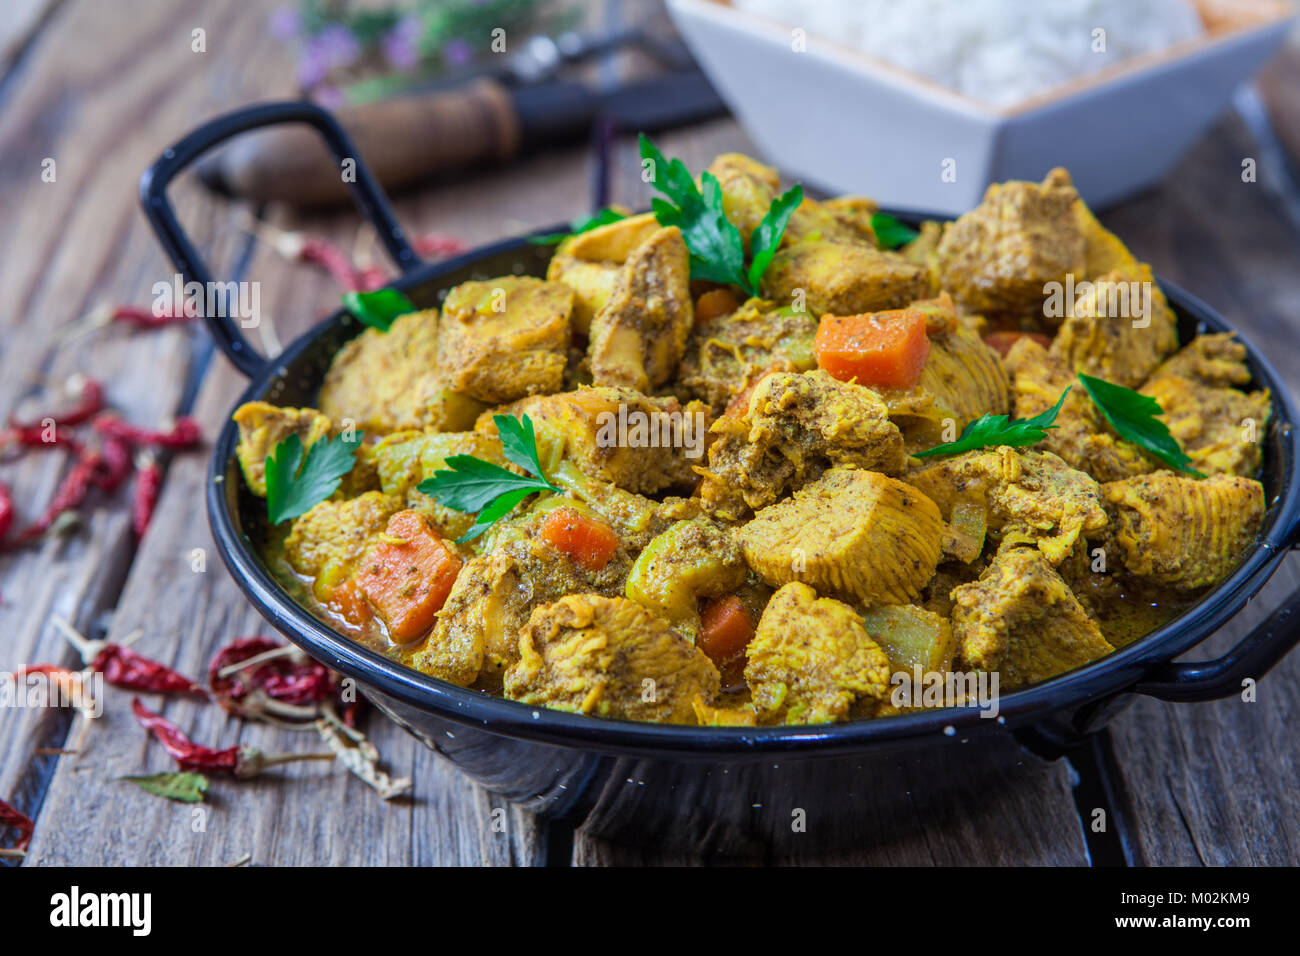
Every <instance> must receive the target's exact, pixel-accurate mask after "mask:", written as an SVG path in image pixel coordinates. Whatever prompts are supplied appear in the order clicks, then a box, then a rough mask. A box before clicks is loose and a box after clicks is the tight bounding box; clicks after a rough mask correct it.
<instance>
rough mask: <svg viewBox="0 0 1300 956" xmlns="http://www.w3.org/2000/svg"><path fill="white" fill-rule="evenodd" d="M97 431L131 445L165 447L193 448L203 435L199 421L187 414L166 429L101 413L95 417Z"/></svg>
mask: <svg viewBox="0 0 1300 956" xmlns="http://www.w3.org/2000/svg"><path fill="white" fill-rule="evenodd" d="M95 431H97V432H99V433H100V434H101V435H104V436H106V437H113V438H117V439H120V440H121V441H124V442H126V443H128V444H131V445H155V446H160V447H164V448H192V447H193V446H195V445H197V444H198V443H199V441H200V439H202V437H203V432H202V430H201V429H200V428H199V423H198V422H196V421H195V420H194V419H193V418H190V417H188V416H185V415H182V416H181V417H180V418H178V419H176V424H175V425H173V426H172V427H171V428H170V429H168V430H166V431H155V430H152V429H148V428H140V427H139V426H137V425H132V424H130V423H129V422H125V421H123V420H122V419H121V418H118V417H117V416H116V415H101V416H100V417H99V418H96V419H95Z"/></svg>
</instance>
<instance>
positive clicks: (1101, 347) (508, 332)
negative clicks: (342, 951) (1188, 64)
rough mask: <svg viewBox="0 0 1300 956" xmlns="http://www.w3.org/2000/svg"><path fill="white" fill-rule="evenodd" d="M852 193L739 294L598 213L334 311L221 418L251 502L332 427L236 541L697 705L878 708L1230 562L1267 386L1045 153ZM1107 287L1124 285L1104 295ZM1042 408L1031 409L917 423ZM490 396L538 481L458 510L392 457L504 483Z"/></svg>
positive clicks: (1097, 652)
mask: <svg viewBox="0 0 1300 956" xmlns="http://www.w3.org/2000/svg"><path fill="white" fill-rule="evenodd" d="M709 171H710V172H711V173H712V174H713V176H714V177H716V181H717V183H719V184H720V186H721V190H722V203H723V206H724V208H725V214H726V218H727V219H729V220H730V221H731V222H732V223H734V224H735V225H736V226H737V227H738V229H739V232H740V234H741V235H742V236H744V237H750V236H752V235H757V233H756V232H755V229H756V227H758V226H759V225H760V222H761V221H762V220H763V217H764V214H765V212H766V211H767V210H768V209H769V207H770V205H771V204H772V202H773V199H774V198H775V197H776V196H777V194H778V192H779V179H778V177H777V174H776V172H775V170H772V169H770V168H767V167H765V166H762V165H760V164H759V163H757V162H755V161H754V160H752V159H749V158H747V157H744V156H740V155H735V154H731V155H724V156H721V157H719V158H717V159H716V160H715V161H714V163H713V164H712V166H711V167H710V169H709ZM796 201H797V200H796ZM878 223H879V219H878V218H877V210H876V207H875V205H874V204H873V203H871V202H870V201H868V200H863V199H857V198H839V199H832V200H827V201H823V202H817V201H814V200H812V199H803V200H802V201H801V202H798V205H797V208H795V209H794V210H793V213H792V214H791V215H790V217H789V221H788V225H787V226H786V229H785V233H784V236H783V238H781V239H780V247H779V249H777V250H776V252H775V256H774V257H773V258H772V260H771V263H770V265H769V266H768V267H767V269H766V271H765V272H763V273H761V287H760V288H759V289H758V291H759V292H760V295H759V296H747V295H746V294H745V293H744V292H743V291H742V290H741V288H740V287H739V286H735V285H733V286H728V285H725V284H723V283H718V282H710V281H701V280H699V279H695V280H693V279H692V277H691V275H692V267H693V262H694V260H693V255H692V252H691V251H689V250H688V248H687V244H686V242H685V241H684V239H683V233H682V231H681V230H679V228H677V227H676V226H667V227H665V226H662V225H660V222H659V221H658V220H657V219H656V218H655V214H645V215H637V216H632V215H625V216H624V217H623V218H620V219H618V220H617V221H613V222H610V223H608V224H605V225H601V226H599V227H597V228H592V229H588V230H586V231H582V232H578V233H575V234H572V235H570V236H568V237H567V238H565V239H564V240H563V241H561V242H560V243H559V245H558V246H557V248H556V250H555V254H554V256H553V258H552V260H551V263H550V267H549V270H548V274H547V276H546V278H545V279H541V278H533V277H527V276H508V277H502V278H499V279H491V280H486V281H478V282H468V283H465V284H463V285H460V286H457V287H456V288H454V289H452V290H450V291H449V292H448V293H447V295H446V298H445V301H443V303H442V305H441V308H439V309H429V310H424V311H413V312H409V313H407V314H403V315H400V316H399V317H398V318H397V319H396V320H395V321H393V322H392V324H391V327H389V328H388V329H387V331H382V330H381V329H379V328H368V329H366V330H365V331H364V332H363V333H362V334H361V335H359V336H358V337H357V338H355V339H354V340H352V341H351V342H350V343H349V344H348V345H346V346H345V347H344V348H343V349H342V350H341V351H340V352H339V353H338V355H337V356H336V358H335V359H334V362H333V365H332V367H331V368H330V370H329V372H328V375H327V376H326V378H325V381H324V384H323V386H322V388H321V390H320V395H319V399H318V401H317V403H316V404H317V407H316V408H314V409H313V408H280V407H275V406H272V405H269V404H266V403H260V402H258V403H252V404H248V405H244V406H243V407H241V408H240V409H239V410H238V411H237V412H236V414H235V420H236V421H237V423H238V426H239V430H240V443H239V447H238V457H239V462H240V465H241V467H242V469H243V472H244V475H245V479H246V481H247V484H248V487H249V489H251V491H252V492H253V493H254V494H257V495H262V496H265V495H266V494H267V481H268V474H267V472H268V470H269V467H270V466H269V463H268V460H267V459H268V455H269V454H271V452H272V451H273V449H276V448H277V447H278V446H279V445H280V443H281V442H283V441H285V440H286V439H287V438H288V437H289V436H292V435H296V436H298V439H299V440H300V441H301V446H302V448H306V449H311V448H312V446H313V445H315V444H316V443H317V442H322V441H324V440H326V439H329V438H331V437H332V436H337V435H340V434H341V433H342V432H344V431H345V430H349V429H354V430H356V431H357V432H359V433H363V434H364V437H363V438H362V439H361V440H360V443H359V445H358V447H357V450H356V452H355V458H354V461H353V464H352V466H351V470H350V471H348V472H347V473H346V474H345V475H343V477H342V481H341V485H339V487H338V490H337V491H336V492H335V493H333V494H332V495H331V496H330V497H328V498H327V499H326V500H323V501H320V502H319V503H317V504H315V505H314V506H313V507H311V508H310V510H306V511H305V513H303V514H301V515H300V516H298V517H296V518H293V519H292V520H291V521H285V522H283V523H282V524H281V525H280V526H279V527H278V528H275V529H273V532H272V534H271V535H270V543H269V544H268V546H267V547H268V553H267V560H268V561H269V562H270V564H271V566H272V568H273V570H275V571H276V573H277V574H278V575H279V577H280V578H281V579H282V580H283V581H284V582H285V583H286V586H288V587H290V588H291V590H292V591H293V593H294V594H295V595H296V596H297V597H298V599H299V600H301V601H302V602H303V603H304V604H306V605H307V606H309V607H310V608H311V609H312V611H313V612H314V613H316V614H317V615H318V616H321V617H323V618H326V619H327V620H329V621H330V622H331V624H332V625H333V626H334V627H336V628H337V629H339V630H340V631H342V632H343V633H346V634H348V635H350V636H351V637H352V638H353V639H355V640H357V641H359V642H363V643H364V644H366V645H367V646H369V647H372V648H374V649H377V650H379V651H381V652H382V653H385V654H387V655H389V656H391V657H392V658H394V659H396V660H398V661H400V662H402V663H403V664H405V665H407V666H409V667H412V668H415V669H416V670H418V671H420V672H422V673H424V674H427V675H430V676H433V677H435V678H439V679H442V680H445V681H449V682H451V683H454V684H457V685H460V686H462V687H467V688H474V689H476V690H478V691H481V692H483V693H488V694H495V695H500V696H504V697H507V698H509V699H511V700H515V701H520V702H523V703H525V704H528V705H531V706H544V707H551V708H557V709H560V710H566V711H572V712H577V713H582V714H588V715H591V716H595V717H606V718H622V719H628V720H639V721H656V722H667V723H678V724H697V723H698V724H705V725H775V724H810V723H824V722H830V721H844V720H854V719H867V718H881V717H888V716H890V715H894V714H898V713H900V712H902V711H905V710H906V709H907V708H906V706H900V705H899V704H898V703H897V701H896V700H895V699H894V698H893V696H892V695H891V678H892V677H893V676H894V675H897V674H899V673H907V674H909V675H911V674H913V673H915V672H916V670H917V669H918V668H919V669H920V670H922V671H924V672H926V673H937V674H947V673H963V674H965V673H972V672H976V673H977V672H990V673H991V672H996V673H997V674H998V676H999V680H1000V687H1001V689H1002V690H1004V691H1005V690H1013V689H1015V688H1019V687H1023V686H1026V685H1028V684H1032V683H1034V682H1037V681H1042V680H1045V679H1047V678H1051V677H1053V676H1055V675H1058V674H1061V673H1063V672H1065V671H1068V670H1070V669H1072V668H1076V667H1079V666H1081V665H1083V664H1086V663H1088V662H1090V661H1094V660H1096V659H1098V658H1100V657H1102V656H1104V655H1106V654H1109V653H1111V652H1112V651H1114V650H1115V649H1116V648H1119V647H1123V646H1125V645H1127V644H1129V643H1131V642H1133V641H1134V640H1136V639H1138V638H1139V637H1141V636H1142V635H1143V634H1146V633H1148V632H1150V631H1151V630H1153V629H1154V628H1156V627H1158V626H1159V625H1161V624H1162V623H1164V622H1166V621H1167V620H1169V619H1171V618H1172V617H1174V616H1175V615H1177V614H1178V613H1179V611H1180V610H1181V609H1182V608H1184V607H1186V606H1187V605H1189V604H1190V603H1192V602H1194V601H1195V600H1196V599H1197V598H1198V597H1199V596H1200V595H1202V594H1203V593H1204V592H1205V591H1206V590H1207V589H1209V588H1212V587H1213V586H1215V585H1216V584H1217V583H1218V582H1220V581H1221V580H1222V579H1223V578H1224V577H1225V576H1226V575H1227V574H1228V573H1229V572H1231V571H1232V569H1233V568H1234V566H1235V565H1236V564H1237V562H1238V561H1239V560H1240V558H1241V557H1242V556H1243V555H1244V554H1245V553H1246V551H1247V550H1248V549H1249V548H1250V546H1251V545H1252V543H1253V542H1254V541H1255V538H1256V535H1257V533H1258V531H1259V528H1260V526H1261V523H1262V520H1263V515H1264V510H1265V502H1264V493H1263V488H1262V486H1261V484H1260V482H1259V481H1258V480H1257V477H1258V474H1259V472H1260V469H1261V446H1260V440H1261V438H1262V436H1263V434H1264V433H1265V428H1266V426H1267V423H1268V418H1269V412H1270V397H1269V395H1268V393H1267V392H1265V391H1251V390H1250V389H1249V384H1250V381H1251V375H1250V372H1249V371H1248V369H1247V366H1246V362H1245V349H1244V347H1243V346H1242V345H1241V344H1240V343H1238V342H1237V341H1236V340H1235V339H1234V338H1233V337H1232V336H1231V335H1219V334H1205V335H1201V336H1199V337H1197V338H1194V339H1192V340H1191V341H1189V342H1186V343H1183V344H1181V347H1180V343H1179V341H1178V335H1177V331H1176V327H1175V316H1174V314H1173V312H1172V310H1171V309H1170V307H1169V306H1168V304H1167V303H1166V301H1165V298H1164V296H1163V295H1162V294H1161V292H1160V290H1159V288H1158V287H1157V286H1156V285H1155V283H1154V281H1153V279H1152V273H1151V270H1150V268H1149V267H1148V266H1147V265H1146V264H1144V263H1141V262H1139V261H1137V260H1136V259H1135V258H1134V257H1133V256H1132V255H1131V254H1130V252H1129V251H1128V249H1127V248H1126V247H1125V246H1124V244H1123V243H1122V242H1121V241H1120V240H1119V239H1118V238H1117V237H1116V236H1114V235H1113V234H1111V233H1110V232H1108V231H1107V230H1105V229H1104V228H1103V227H1102V226H1101V225H1100V224H1099V223H1098V221H1097V220H1096V219H1095V218H1094V217H1093V215H1092V214H1091V212H1090V211H1089V210H1088V209H1087V207H1086V206H1085V205H1084V204H1083V203H1082V201H1081V200H1080V199H1079V198H1078V196H1077V194H1076V192H1075V190H1074V187H1073V185H1072V184H1071V181H1070V178H1069V176H1068V174H1067V173H1066V172H1065V171H1064V170H1055V171H1053V172H1052V173H1051V174H1050V175H1049V176H1048V177H1047V178H1046V179H1045V180H1044V181H1043V182H1042V183H1028V182H1008V183H1004V184H1000V185H994V186H991V187H990V188H989V190H988V192H987V194H986V196H985V198H984V200H983V202H982V203H981V205H980V206H979V207H977V208H976V209H974V210H973V211H971V212H970V213H968V214H966V215H965V216H962V217H961V218H960V219H958V220H956V221H955V222H952V223H946V224H944V223H937V222H928V223H925V224H924V225H923V227H922V229H921V230H920V232H919V235H916V236H915V237H914V238H912V239H911V241H909V242H906V243H905V244H902V245H901V246H900V247H899V248H886V247H885V246H886V245H888V243H884V242H882V241H880V240H879V239H878V236H877V231H876V227H875V226H876V224H878ZM755 241H757V240H755ZM746 242H747V248H748V242H749V240H746ZM1062 288H1063V289H1064V290H1065V300H1064V305H1065V307H1064V308H1060V307H1059V305H1060V301H1059V300H1060V294H1059V292H1060V289H1062ZM1116 291H1120V292H1124V293H1126V294H1127V293H1130V292H1131V293H1132V301H1131V302H1130V305H1132V303H1136V302H1138V301H1139V300H1141V301H1142V302H1143V305H1142V308H1141V309H1136V310H1135V309H1133V308H1129V309H1127V310H1124V311H1123V314H1121V315H1116V314H1115V310H1114V309H1113V308H1112V307H1113V305H1114V302H1115V300H1116V296H1115V295H1114V293H1115V292H1116ZM1071 292H1074V293H1076V294H1074V295H1071V294H1070V293H1071ZM1054 295H1055V296H1057V302H1056V306H1055V307H1054V306H1053V302H1052V297H1053V296H1054ZM1143 296H1146V298H1145V299H1143ZM1080 373H1082V377H1081V376H1080ZM1089 376H1092V377H1095V379H1101V380H1104V381H1103V382H1102V384H1103V385H1104V384H1106V383H1110V385H1111V386H1114V387H1115V389H1114V390H1115V391H1117V392H1121V393H1123V394H1126V395H1128V394H1136V395H1137V396H1145V397H1146V398H1147V399H1154V400H1155V401H1156V402H1158V403H1159V408H1158V409H1157V411H1158V412H1159V415H1158V420H1159V421H1160V422H1162V423H1163V424H1164V426H1167V428H1168V432H1169V434H1170V435H1171V436H1172V440H1174V441H1176V443H1177V446H1178V448H1179V449H1181V452H1182V454H1183V455H1184V456H1185V459H1182V460H1185V461H1186V464H1185V465H1184V466H1181V467H1171V466H1170V465H1169V463H1168V461H1167V460H1162V459H1161V458H1160V457H1159V456H1158V455H1153V454H1151V453H1150V451H1149V449H1148V448H1145V447H1143V446H1142V444H1141V443H1140V442H1137V441H1133V440H1130V439H1129V438H1126V437H1124V434H1122V431H1123V430H1122V429H1121V428H1120V427H1119V425H1118V424H1117V423H1116V422H1115V421H1114V420H1113V417H1112V415H1111V414H1110V413H1108V412H1107V410H1106V408H1105V406H1104V403H1103V402H1102V401H1101V398H1098V399H1097V400H1093V399H1092V397H1091V396H1090V390H1089V389H1085V388H1084V387H1082V386H1081V385H1080V382H1081V381H1086V380H1088V377H1089ZM1108 387H1109V386H1108ZM1094 391H1095V390H1094ZM1137 400H1138V401H1143V400H1144V399H1141V398H1139V399H1137ZM1152 407H1153V406H1152ZM1053 413H1054V418H1051V424H1050V425H1044V427H1043V437H1042V438H1041V440H1036V441H1032V442H1028V441H1025V442H1013V443H1009V444H1003V443H998V442H996V441H992V442H988V443H985V444H983V445H979V446H977V447H971V448H970V449H969V450H965V451H957V452H954V453H947V452H945V450H944V449H943V448H942V447H939V446H944V445H945V444H948V443H953V442H956V441H958V438H959V436H965V434H966V430H967V428H968V426H971V425H972V423H975V422H980V423H981V427H983V424H984V421H981V420H985V421H987V420H988V419H989V418H990V417H992V416H1007V417H1008V418H1007V419H1005V420H1004V421H1006V422H1008V423H1009V424H1015V423H1016V422H1018V421H1019V422H1023V421H1025V420H1027V419H1031V418H1034V417H1035V416H1039V417H1040V419H1039V420H1040V421H1047V419H1043V418H1042V416H1044V415H1047V416H1049V417H1050V416H1051V415H1052V414H1053ZM500 416H509V417H511V418H512V419H514V420H516V421H517V422H520V423H526V424H527V425H528V426H529V427H531V429H532V430H533V435H534V441H535V448H536V453H537V461H538V464H539V465H540V474H542V475H544V479H541V480H543V481H544V482H545V483H546V484H547V485H548V486H549V487H548V488H545V489H542V490H541V491H539V492H538V493H535V494H528V493H526V492H524V493H521V494H520V495H517V496H515V497H514V498H512V499H510V500H508V501H504V502H503V504H502V509H503V510H502V515H503V517H502V518H501V520H498V521H496V522H495V523H493V524H491V526H490V527H488V528H487V530H486V532H485V533H482V534H480V535H478V536H477V537H473V538H467V532H471V529H474V531H473V532H472V533H477V531H478V530H480V529H478V528H476V517H475V514H474V513H473V512H472V511H468V510H458V509H457V508H455V507H451V506H450V505H449V504H448V503H447V502H446V501H444V500H440V499H439V498H438V497H437V496H433V495H430V494H427V493H426V491H427V489H428V487H429V485H428V484H427V482H428V481H429V479H431V477H432V476H433V475H434V474H435V473H445V472H446V470H447V469H448V468H449V467H454V466H455V463H456V462H457V461H464V460H465V459H464V456H471V457H472V458H474V459H477V460H478V461H480V462H487V463H491V464H493V465H496V466H500V468H504V469H506V470H507V471H510V472H513V473H515V474H516V475H519V476H525V471H526V469H525V468H524V467H521V464H520V459H519V455H518V454H511V453H510V443H509V441H506V442H505V443H503V434H504V429H505V425H504V424H502V422H503V419H502V418H501V417H500ZM936 447H937V448H938V450H937V451H936V452H935V453H934V454H921V453H923V452H928V451H929V450H930V449H936ZM457 456H462V457H460V458H458V457H457ZM449 459H452V462H451V463H450V465H449V461H448V460H449ZM497 470H498V471H499V470H500V469H497ZM422 485H423V486H424V487H425V489H426V491H422V490H420V489H421V486H422ZM478 520H479V521H483V520H484V516H480V518H479V519H478Z"/></svg>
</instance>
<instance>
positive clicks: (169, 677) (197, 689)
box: [89, 644, 208, 697]
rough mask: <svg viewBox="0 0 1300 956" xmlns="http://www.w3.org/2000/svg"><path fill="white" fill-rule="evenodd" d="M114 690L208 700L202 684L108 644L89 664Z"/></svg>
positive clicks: (148, 659) (164, 665) (134, 653)
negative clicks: (123, 689) (119, 688)
mask: <svg viewBox="0 0 1300 956" xmlns="http://www.w3.org/2000/svg"><path fill="white" fill-rule="evenodd" d="M89 664H90V668H91V670H96V671H99V672H100V673H102V674H103V675H104V680H106V681H108V683H110V684H112V685H113V686H114V687H124V688H126V689H127V690H140V691H145V692H147V693H151V694H197V695H198V696H200V697H206V696H208V693H207V691H205V690H204V689H203V688H202V687H201V686H200V685H199V684H197V683H195V682H194V681H192V680H190V679H189V678H188V677H186V676H185V675H184V674H181V673H180V672H178V671H175V670H173V669H172V668H170V667H168V666H167V665H166V664H161V663H159V662H158V661H155V660H152V659H151V658H148V657H145V656H144V655H143V654H137V653H136V652H135V651H133V650H131V649H130V648H129V647H123V646H122V645H121V644H105V645H104V646H103V649H102V650H100V652H99V653H98V654H96V655H95V658H94V660H92V661H90V662H89Z"/></svg>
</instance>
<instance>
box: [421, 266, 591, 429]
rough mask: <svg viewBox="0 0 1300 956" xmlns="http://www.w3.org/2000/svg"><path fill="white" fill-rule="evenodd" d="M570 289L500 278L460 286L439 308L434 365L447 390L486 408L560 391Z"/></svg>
mask: <svg viewBox="0 0 1300 956" xmlns="http://www.w3.org/2000/svg"><path fill="white" fill-rule="evenodd" d="M572 311H573V291H572V290H571V289H570V288H569V287H568V286H566V285H562V284H560V283H558V282H544V281H542V280H541V279H534V278H532V277H529V276H504V277H502V278H498V279H485V280H483V281H482V282H462V283H461V284H460V285H458V286H456V288H454V289H452V290H451V292H450V293H449V294H448V295H447V300H446V302H444V303H443V308H442V320H441V322H440V323H439V327H438V364H439V367H440V368H442V369H443V370H444V375H445V377H446V380H447V383H448V385H449V386H450V387H451V388H452V389H453V390H455V391H456V392H460V393H462V394H465V395H469V396H470V397H471V398H475V399H477V400H479V401H481V402H486V403H488V404H491V405H497V404H500V403H502V402H513V401H514V400H515V399H519V398H523V397H524V396H525V395H544V394H546V393H548V392H558V391H559V390H560V389H561V388H563V387H564V369H565V365H566V364H567V363H568V348H569V316H570V314H571V313H572Z"/></svg>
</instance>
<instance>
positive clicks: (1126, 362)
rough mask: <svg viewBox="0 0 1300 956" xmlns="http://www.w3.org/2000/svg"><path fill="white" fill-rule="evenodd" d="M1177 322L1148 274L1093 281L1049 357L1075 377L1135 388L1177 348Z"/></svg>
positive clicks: (1116, 274) (1135, 271)
mask: <svg viewBox="0 0 1300 956" xmlns="http://www.w3.org/2000/svg"><path fill="white" fill-rule="evenodd" d="M1176 326H1177V321H1176V319H1175V318H1174V313H1173V310H1172V309H1170V308H1169V303H1168V302H1167V301H1166V300H1165V294H1164V293H1163V292H1161V291H1160V287H1159V286H1158V285H1156V282H1155V277H1154V276H1153V275H1152V274H1151V269H1150V268H1149V267H1147V266H1144V265H1137V266H1134V267H1132V268H1130V269H1125V270H1114V271H1111V272H1107V273H1106V274H1105V275H1102V276H1099V277H1098V278H1097V279H1095V280H1093V281H1092V282H1090V283H1089V284H1088V286H1087V287H1086V288H1085V289H1084V291H1083V292H1081V293H1080V294H1079V297H1078V300H1077V301H1075V302H1074V303H1072V304H1071V306H1070V308H1069V309H1068V310H1067V312H1066V318H1065V321H1063V322H1062V323H1061V327H1060V329H1059V330H1058V331H1057V333H1056V338H1055V339H1053V340H1052V348H1051V352H1052V354H1053V355H1055V356H1057V357H1058V358H1060V359H1061V360H1062V361H1063V362H1064V363H1065V364H1066V365H1067V366H1068V367H1069V368H1071V369H1073V370H1074V371H1075V372H1083V373H1084V374H1085V375H1092V376H1095V377H1097V378H1102V379H1105V380H1106V381H1108V382H1113V383H1114V384H1116V385H1123V386H1124V387H1125V388H1136V387H1137V386H1138V384H1139V383H1140V382H1141V381H1142V380H1143V379H1145V378H1146V377H1147V376H1148V375H1150V374H1151V371H1152V369H1154V368H1155V367H1156V366H1157V365H1159V364H1160V362H1161V361H1162V360H1163V359H1164V358H1165V356H1167V355H1169V354H1170V353H1171V352H1173V351H1174V350H1175V349H1176V348H1178V331H1177V327H1176Z"/></svg>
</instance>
